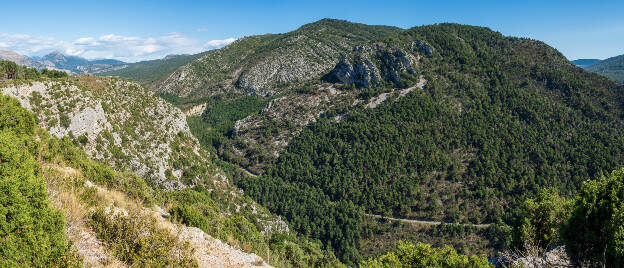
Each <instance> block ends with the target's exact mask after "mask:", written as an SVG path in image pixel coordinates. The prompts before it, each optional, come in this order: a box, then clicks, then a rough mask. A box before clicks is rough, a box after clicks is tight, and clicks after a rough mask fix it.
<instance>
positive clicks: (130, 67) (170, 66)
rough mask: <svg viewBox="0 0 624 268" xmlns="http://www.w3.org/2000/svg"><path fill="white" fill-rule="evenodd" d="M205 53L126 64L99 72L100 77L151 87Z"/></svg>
mask: <svg viewBox="0 0 624 268" xmlns="http://www.w3.org/2000/svg"><path fill="white" fill-rule="evenodd" d="M206 53H207V52H204V53H199V54H195V55H173V56H167V57H165V58H163V59H159V60H149V61H141V62H136V63H128V64H126V65H125V67H124V68H121V69H119V70H111V71H106V72H100V73H98V74H97V75H100V76H119V77H123V78H127V79H130V80H134V81H137V82H139V83H141V84H142V85H146V86H147V85H151V84H152V83H155V82H157V81H159V80H161V79H162V78H163V77H165V76H167V75H169V74H170V73H172V72H173V71H175V70H176V69H178V68H180V66H182V65H185V64H187V63H189V62H190V61H193V60H195V59H197V58H199V57H201V56H203V55H205V54H206Z"/></svg>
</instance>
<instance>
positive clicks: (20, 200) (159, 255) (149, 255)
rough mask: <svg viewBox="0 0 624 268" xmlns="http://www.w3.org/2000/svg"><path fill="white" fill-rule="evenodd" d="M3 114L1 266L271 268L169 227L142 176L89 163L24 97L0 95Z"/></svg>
mask: <svg viewBox="0 0 624 268" xmlns="http://www.w3.org/2000/svg"><path fill="white" fill-rule="evenodd" d="M0 115H2V116H0V144H2V146H1V147H0V148H1V149H0V156H1V157H2V163H1V165H0V166H1V168H0V172H1V173H0V175H1V176H0V177H1V180H0V184H1V185H2V188H3V189H4V191H3V193H5V194H8V195H3V196H2V198H0V202H2V207H3V208H5V210H3V214H2V215H3V217H2V218H1V219H0V226H2V227H3V228H2V230H3V232H8V233H4V234H3V235H2V237H3V243H2V245H1V246H0V256H2V258H0V259H1V260H0V263H1V264H2V266H24V265H27V266H29V265H32V266H46V267H81V266H83V265H84V266H86V267H104V266H106V267H134V266H152V267H153V266H175V267H197V266H199V267H214V266H220V267H267V266H269V265H267V264H266V262H264V261H263V260H262V258H260V257H259V256H257V255H256V254H253V253H246V252H244V251H242V250H241V249H240V248H238V247H237V246H235V245H228V244H225V243H223V242H221V241H220V240H218V239H215V238H213V237H211V236H210V235H207V234H206V233H204V232H203V231H202V230H200V229H198V228H192V227H188V226H184V225H182V224H179V223H176V222H170V221H169V220H167V219H166V218H170V215H168V214H167V213H166V212H164V210H163V209H162V208H160V207H159V206H158V205H156V203H160V202H162V201H161V199H162V197H159V196H158V194H157V192H155V191H153V190H152V189H150V188H149V187H148V186H147V184H146V183H145V182H144V181H143V180H142V179H141V178H139V177H137V176H135V175H134V174H132V173H118V172H114V171H112V170H111V169H110V168H108V167H106V166H104V165H102V164H101V163H97V162H96V161H93V160H89V159H88V158H87V156H86V154H85V153H84V152H82V151H81V150H79V149H77V148H75V147H74V144H73V143H72V141H70V140H69V139H68V138H67V137H65V138H64V139H62V140H59V139H58V138H55V137H53V136H50V135H49V134H48V133H47V131H45V130H43V129H41V128H38V127H36V125H35V120H34V117H33V115H32V114H31V113H29V112H28V111H26V110H25V109H23V108H22V107H20V105H19V102H18V101H17V100H15V99H12V98H9V97H6V96H0ZM6 190H9V191H8V192H7V191H6ZM174 200H175V199H171V198H170V197H169V199H168V201H167V202H168V203H170V202H174ZM50 203H51V204H50ZM160 204H162V203H160ZM165 204H166V203H165ZM165 207H167V206H165ZM61 211H62V212H61ZM221 217H223V216H217V218H214V215H213V220H219V219H220V218H221ZM222 219H223V218H221V220H222ZM230 231H232V232H233V233H234V234H239V231H238V230H236V229H230ZM33 234H35V235H33ZM221 239H223V238H221ZM66 242H69V243H66ZM233 242H234V241H233V240H231V241H230V243H233ZM70 245H71V247H70Z"/></svg>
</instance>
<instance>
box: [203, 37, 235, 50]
mask: <svg viewBox="0 0 624 268" xmlns="http://www.w3.org/2000/svg"><path fill="white" fill-rule="evenodd" d="M234 41H236V39H235V38H228V39H223V40H210V41H208V42H206V44H204V47H206V48H209V49H215V48H220V47H224V46H227V45H229V44H231V43H232V42H234Z"/></svg>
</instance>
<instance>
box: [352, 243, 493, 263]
mask: <svg viewBox="0 0 624 268" xmlns="http://www.w3.org/2000/svg"><path fill="white" fill-rule="evenodd" d="M361 266H362V267H393V268H399V267H445V268H446V267H448V268H452V267H490V265H489V263H488V260H487V258H485V257H480V256H471V257H468V256H466V255H462V254H457V252H456V251H455V250H454V249H453V248H451V247H449V246H445V247H443V248H432V247H431V245H428V244H423V243H418V244H416V245H414V244H412V243H405V242H402V241H399V243H398V245H397V248H396V250H395V251H394V252H390V253H387V254H385V255H382V256H381V257H379V258H377V259H371V260H368V261H364V262H362V264H361Z"/></svg>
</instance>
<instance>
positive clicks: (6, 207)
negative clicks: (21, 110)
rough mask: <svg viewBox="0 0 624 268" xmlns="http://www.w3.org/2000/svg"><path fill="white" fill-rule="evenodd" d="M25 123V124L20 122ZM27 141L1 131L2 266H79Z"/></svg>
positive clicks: (0, 253) (59, 215)
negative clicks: (48, 197)
mask: <svg viewBox="0 0 624 268" xmlns="http://www.w3.org/2000/svg"><path fill="white" fill-rule="evenodd" d="M17 125H18V126H22V124H17ZM25 143H26V140H25V139H24V138H23V137H17V136H15V135H14V134H13V133H10V132H9V131H7V130H6V129H3V130H2V131H0V193H2V194H1V195H0V245H1V246H0V267H14V266H24V267H51V266H78V264H77V263H78V258H77V257H76V256H75V255H74V253H72V251H71V250H70V248H69V245H68V243H67V242H66V241H65V233H64V226H65V222H64V220H63V215H62V213H61V212H60V211H57V210H55V209H53V208H52V207H51V205H50V203H49V201H48V199H47V192H46V188H45V184H44V182H43V178H42V177H41V175H40V170H39V169H40V167H39V165H38V164H37V163H36V162H35V161H34V159H33V157H32V156H31V155H30V154H29V153H28V150H25V148H24V147H25Z"/></svg>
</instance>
